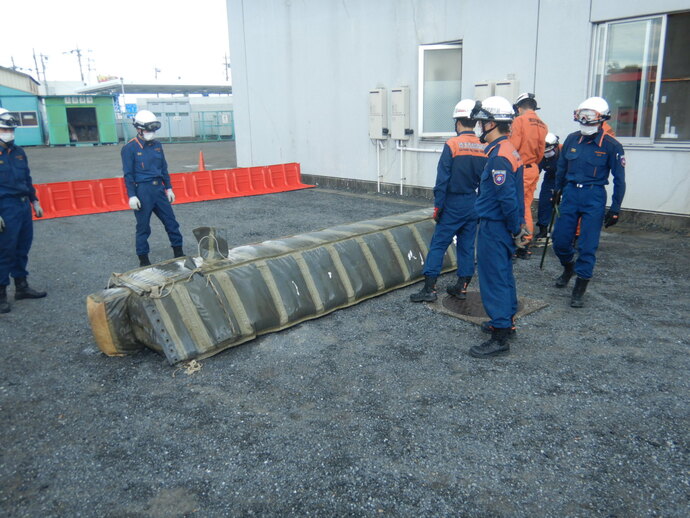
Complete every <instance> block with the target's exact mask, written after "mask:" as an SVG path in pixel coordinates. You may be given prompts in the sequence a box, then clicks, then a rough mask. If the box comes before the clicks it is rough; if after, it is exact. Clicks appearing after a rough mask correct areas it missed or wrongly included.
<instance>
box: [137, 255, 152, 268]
mask: <svg viewBox="0 0 690 518" xmlns="http://www.w3.org/2000/svg"><path fill="white" fill-rule="evenodd" d="M137 257H138V258H139V266H151V261H149V254H141V255H138V256H137Z"/></svg>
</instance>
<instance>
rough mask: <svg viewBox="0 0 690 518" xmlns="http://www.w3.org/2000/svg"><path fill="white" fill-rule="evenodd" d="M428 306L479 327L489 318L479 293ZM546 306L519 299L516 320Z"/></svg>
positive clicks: (450, 297)
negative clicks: (462, 298) (463, 298)
mask: <svg viewBox="0 0 690 518" xmlns="http://www.w3.org/2000/svg"><path fill="white" fill-rule="evenodd" d="M428 306H429V307H430V308H431V309H433V310H435V311H438V312H439V313H445V314H446V315H450V316H452V317H455V318H459V319H461V320H466V321H468V322H472V323H473V324H478V325H479V324H481V323H482V322H483V321H485V320H487V319H488V318H489V316H488V315H487V314H486V311H484V305H483V304H482V298H481V295H480V294H479V292H478V291H468V292H467V298H466V299H465V300H459V299H456V298H455V297H453V296H451V295H446V296H444V297H439V299H438V300H437V301H436V302H432V303H429V304H428ZM546 306H548V304H547V303H546V302H544V301H541V300H536V299H529V298H527V297H518V312H517V314H516V315H515V318H516V319H518V318H521V317H524V316H525V315H529V314H530V313H534V312H535V311H538V310H540V309H542V308H545V307H546Z"/></svg>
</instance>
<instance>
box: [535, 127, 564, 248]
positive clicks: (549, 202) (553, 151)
mask: <svg viewBox="0 0 690 518" xmlns="http://www.w3.org/2000/svg"><path fill="white" fill-rule="evenodd" d="M544 141H545V147H544V158H543V159H542V161H541V162H540V163H539V170H540V171H544V177H543V178H542V181H541V188H540V189H539V205H538V206H537V226H538V227H539V233H538V234H537V235H536V236H534V241H535V243H540V242H542V243H543V241H545V240H546V237H547V233H548V229H549V223H550V222H551V214H552V212H553V199H552V198H553V191H554V186H555V185H556V167H557V166H558V157H559V156H560V154H561V148H560V146H559V145H558V141H559V139H558V135H554V134H553V133H547V134H546V138H545V139H544Z"/></svg>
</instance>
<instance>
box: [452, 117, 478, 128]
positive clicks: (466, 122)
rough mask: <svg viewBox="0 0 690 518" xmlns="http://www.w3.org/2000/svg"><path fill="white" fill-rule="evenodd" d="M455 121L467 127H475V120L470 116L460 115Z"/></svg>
mask: <svg viewBox="0 0 690 518" xmlns="http://www.w3.org/2000/svg"><path fill="white" fill-rule="evenodd" d="M455 121H456V122H459V123H460V124H461V125H462V126H463V127H465V128H474V121H473V120H472V119H470V118H469V117H458V118H457V119H455Z"/></svg>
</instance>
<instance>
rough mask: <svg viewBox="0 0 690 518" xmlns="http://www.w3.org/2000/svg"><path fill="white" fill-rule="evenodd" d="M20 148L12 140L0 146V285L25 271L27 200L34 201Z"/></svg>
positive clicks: (29, 236) (29, 224) (30, 234)
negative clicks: (1, 225) (0, 224)
mask: <svg viewBox="0 0 690 518" xmlns="http://www.w3.org/2000/svg"><path fill="white" fill-rule="evenodd" d="M37 200H38V198H36V191H35V189H34V185H33V182H32V181H31V172H30V171H29V162H28V160H27V158H26V153H24V150H23V149H22V148H21V147H19V146H15V145H14V144H7V145H6V146H0V216H2V219H3V220H5V230H4V231H3V232H0V286H7V285H8V284H9V283H10V275H11V276H12V277H14V278H15V279H17V278H19V279H21V278H24V277H27V276H28V275H29V272H28V271H27V270H26V265H27V263H28V262H29V250H30V249H31V243H32V241H33V238H34V226H33V220H32V219H31V203H33V202H34V201H37Z"/></svg>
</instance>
